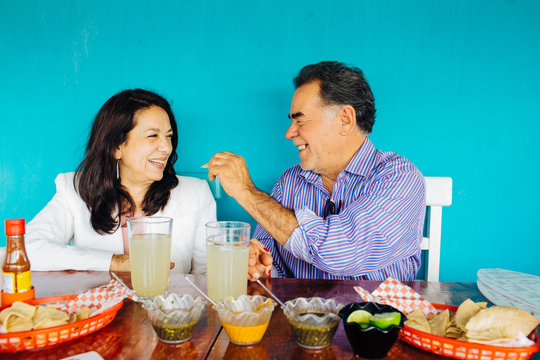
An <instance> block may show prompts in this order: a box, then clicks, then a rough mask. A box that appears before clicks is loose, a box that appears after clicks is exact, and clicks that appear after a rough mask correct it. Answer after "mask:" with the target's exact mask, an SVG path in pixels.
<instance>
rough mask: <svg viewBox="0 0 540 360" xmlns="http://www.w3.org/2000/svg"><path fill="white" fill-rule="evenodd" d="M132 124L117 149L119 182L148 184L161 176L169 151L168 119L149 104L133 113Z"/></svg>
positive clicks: (169, 129)
mask: <svg viewBox="0 0 540 360" xmlns="http://www.w3.org/2000/svg"><path fill="white" fill-rule="evenodd" d="M133 121H134V122H135V126H134V127H133V129H131V131H130V132H129V133H128V134H127V138H126V141H125V142H124V143H123V144H121V145H120V146H119V147H118V149H117V150H116V153H115V157H116V159H117V160H118V165H119V169H120V181H121V183H122V185H124V186H127V187H128V188H129V187H141V186H142V187H144V186H150V184H152V183H153V182H154V181H159V180H161V178H162V177H163V170H164V169H165V165H167V161H168V159H169V156H170V155H171V152H172V135H173V131H172V129H171V122H170V121H169V116H168V115H167V112H166V111H165V110H163V109H162V108H161V107H159V106H155V105H152V106H150V107H148V108H146V109H143V110H140V111H138V112H136V113H135V116H134V118H133Z"/></svg>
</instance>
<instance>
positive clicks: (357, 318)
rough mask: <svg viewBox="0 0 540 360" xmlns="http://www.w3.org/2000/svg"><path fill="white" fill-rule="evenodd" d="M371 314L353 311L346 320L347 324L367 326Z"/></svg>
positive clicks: (363, 311) (364, 311)
mask: <svg viewBox="0 0 540 360" xmlns="http://www.w3.org/2000/svg"><path fill="white" fill-rule="evenodd" d="M369 319H371V313H369V312H367V311H366V310H355V311H353V312H352V313H351V314H350V315H349V317H348V318H347V322H355V323H359V324H369Z"/></svg>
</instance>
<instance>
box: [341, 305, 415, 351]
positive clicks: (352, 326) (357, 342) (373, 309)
mask: <svg viewBox="0 0 540 360" xmlns="http://www.w3.org/2000/svg"><path fill="white" fill-rule="evenodd" d="M356 310H365V311H368V312H370V313H371V314H380V313H385V312H394V311H395V312H399V313H401V312H400V311H399V310H397V309H396V308H394V307H392V306H389V305H381V304H377V303H374V302H367V303H351V304H348V305H346V306H345V307H344V308H343V309H341V311H340V312H339V316H340V317H341V318H342V319H343V327H344V328H345V333H346V334H347V339H349V343H351V346H352V348H353V351H354V353H355V354H356V355H358V356H360V357H364V358H368V359H378V358H382V357H385V356H386V354H388V351H390V349H391V348H392V346H393V345H394V343H395V342H396V340H397V338H398V335H399V331H400V330H401V328H403V323H404V322H405V320H406V317H405V315H403V313H401V321H400V323H399V325H391V326H390V327H388V328H386V329H384V330H383V329H380V328H378V327H376V326H373V325H370V326H368V327H365V328H363V327H362V326H361V325H360V324H358V323H356V322H347V318H348V317H349V315H350V314H351V313H352V312H353V311H356Z"/></svg>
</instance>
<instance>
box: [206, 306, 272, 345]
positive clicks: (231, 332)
mask: <svg viewBox="0 0 540 360" xmlns="http://www.w3.org/2000/svg"><path fill="white" fill-rule="evenodd" d="M275 306H276V303H275V302H274V301H273V300H272V299H268V298H266V297H264V296H261V295H256V296H249V295H240V296H238V297H235V298H233V297H229V298H225V299H221V300H220V301H219V302H218V303H217V307H216V306H214V309H215V310H216V311H217V313H218V316H219V320H220V321H221V325H222V326H223V329H225V332H226V333H227V335H228V336H229V339H230V341H231V342H232V343H233V344H237V345H252V344H257V343H258V342H260V341H261V339H262V337H263V335H264V333H265V331H266V328H267V327H268V323H269V322H270V318H271V317H272V312H273V311H274V307H275Z"/></svg>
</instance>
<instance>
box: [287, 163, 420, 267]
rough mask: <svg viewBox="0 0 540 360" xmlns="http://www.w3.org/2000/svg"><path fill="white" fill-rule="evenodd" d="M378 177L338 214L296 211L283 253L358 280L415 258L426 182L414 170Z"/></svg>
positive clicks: (399, 170)
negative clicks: (297, 225) (365, 275)
mask: <svg viewBox="0 0 540 360" xmlns="http://www.w3.org/2000/svg"><path fill="white" fill-rule="evenodd" d="M391 170H392V171H390V172H382V173H381V174H380V176H378V177H377V178H375V179H374V181H372V182H371V183H370V184H369V185H368V186H367V187H366V189H365V190H364V191H363V193H362V194H361V195H360V196H359V197H358V198H356V199H355V201H354V202H352V203H350V204H348V206H347V207H346V208H345V209H341V211H340V213H339V214H336V215H329V216H328V217H327V218H326V219H324V218H322V217H320V216H318V215H316V214H315V213H314V212H313V211H311V210H309V209H306V208H301V209H297V210H296V211H295V215H296V218H297V220H298V223H299V227H298V228H296V229H295V230H294V232H293V233H292V235H291V236H290V238H289V239H288V241H287V243H286V244H285V246H284V248H285V249H286V250H287V251H289V252H291V253H292V254H293V255H294V256H296V257H297V258H299V259H302V260H303V261H305V262H307V263H310V264H312V265H314V266H316V267H317V268H319V269H321V270H323V271H326V272H328V273H330V274H333V275H336V276H361V275H364V274H366V273H370V272H374V271H377V270H380V269H381V268H385V267H387V266H390V265H392V264H394V263H396V262H399V261H400V260H403V259H405V258H408V257H411V256H414V255H418V254H417V253H418V251H419V241H420V239H421V236H419V233H421V231H422V229H420V228H419V227H421V223H422V222H419V221H418V219H423V216H424V212H425V196H424V194H425V192H424V186H425V185H424V178H423V176H422V174H421V173H420V172H419V171H418V170H417V169H416V168H406V169H403V168H399V166H397V167H396V168H394V169H391Z"/></svg>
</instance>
